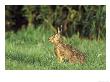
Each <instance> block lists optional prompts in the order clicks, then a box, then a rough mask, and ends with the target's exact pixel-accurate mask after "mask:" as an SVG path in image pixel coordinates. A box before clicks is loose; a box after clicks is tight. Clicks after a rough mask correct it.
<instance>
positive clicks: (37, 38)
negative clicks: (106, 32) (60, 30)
mask: <svg viewBox="0 0 110 82" xmlns="http://www.w3.org/2000/svg"><path fill="white" fill-rule="evenodd" d="M52 34H53V33H52V32H51V31H50V30H47V29H44V28H43V27H39V28H37V29H34V28H31V27H30V28H27V30H25V29H22V30H21V31H18V32H17V33H16V34H15V33H13V32H6V38H5V43H6V45H5V68H6V69H7V70H9V69H11V70H14V69H24V70H44V69H46V70H48V69H49V70H52V69H53V70H54V69H55V70H93V69H94V70H104V69H106V53H105V47H106V46H105V41H103V40H100V41H98V42H97V41H96V40H92V41H90V40H87V39H82V40H81V39H79V38H78V36H77V35H74V36H72V37H71V38H65V39H64V42H65V43H67V44H71V45H72V46H73V47H76V48H78V49H79V50H80V51H82V52H84V53H86V61H85V63H84V64H70V63H68V62H64V63H58V62H57V60H56V56H55V55H54V48H53V45H52V44H51V43H49V42H48V38H49V37H50V36H51V35H52Z"/></svg>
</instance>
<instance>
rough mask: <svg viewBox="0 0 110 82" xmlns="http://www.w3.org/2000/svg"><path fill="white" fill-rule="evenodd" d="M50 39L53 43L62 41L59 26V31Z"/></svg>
mask: <svg viewBox="0 0 110 82" xmlns="http://www.w3.org/2000/svg"><path fill="white" fill-rule="evenodd" d="M49 41H50V42H51V43H53V44H58V43H60V42H62V37H61V31H60V30H59V28H58V32H57V33H56V34H54V35H53V36H51V37H50V38H49Z"/></svg>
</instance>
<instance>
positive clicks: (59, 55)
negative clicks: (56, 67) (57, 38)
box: [55, 49, 63, 63]
mask: <svg viewBox="0 0 110 82" xmlns="http://www.w3.org/2000/svg"><path fill="white" fill-rule="evenodd" d="M55 55H56V57H57V61H58V62H59V63H62V62H63V56H62V55H61V53H60V51H59V50H58V49H55Z"/></svg>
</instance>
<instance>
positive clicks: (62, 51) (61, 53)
mask: <svg viewBox="0 0 110 82" xmlns="http://www.w3.org/2000/svg"><path fill="white" fill-rule="evenodd" d="M55 53H56V54H57V55H59V56H64V54H65V49H64V48H63V47H62V46H57V47H55Z"/></svg>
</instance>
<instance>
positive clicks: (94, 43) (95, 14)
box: [5, 5, 106, 70]
mask: <svg viewBox="0 0 110 82" xmlns="http://www.w3.org/2000/svg"><path fill="white" fill-rule="evenodd" d="M61 25H62V26H63V28H62V36H63V38H64V42H65V43H67V44H71V45H72V46H73V47H76V48H77V49H79V50H80V51H82V52H84V53H86V57H87V58H86V62H85V64H83V65H82V64H70V63H68V62H64V63H58V62H57V61H56V57H55V55H54V49H53V46H52V44H51V43H49V42H48V38H49V37H50V36H52V34H54V33H55V32H56V31H57V28H58V27H59V28H60V26H61ZM105 42H106V6H104V5H97V6H96V5H37V6H36V5H6V6H5V43H6V45H5V67H6V69H25V70H27V69H60V70H61V69H69V70H70V69H71V70H73V69H84V70H85V69H86V70H87V69H106V53H105V51H106V43H105Z"/></svg>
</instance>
